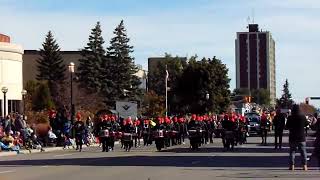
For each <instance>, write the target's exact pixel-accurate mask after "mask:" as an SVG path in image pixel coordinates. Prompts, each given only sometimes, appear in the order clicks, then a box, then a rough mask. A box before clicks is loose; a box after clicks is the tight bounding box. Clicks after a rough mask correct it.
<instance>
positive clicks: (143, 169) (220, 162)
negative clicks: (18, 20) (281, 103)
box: [0, 137, 320, 180]
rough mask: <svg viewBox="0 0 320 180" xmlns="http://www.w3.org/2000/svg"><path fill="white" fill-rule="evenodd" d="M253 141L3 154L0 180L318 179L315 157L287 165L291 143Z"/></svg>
mask: <svg viewBox="0 0 320 180" xmlns="http://www.w3.org/2000/svg"><path fill="white" fill-rule="evenodd" d="M308 139H309V140H312V138H308ZM248 141H249V143H248V144H246V145H243V146H238V147H237V148H236V150H235V151H234V152H223V149H222V148H221V146H222V144H221V139H215V143H214V144H210V145H205V146H203V147H201V150H200V151H197V152H194V151H191V150H190V149H189V145H182V146H175V147H171V148H168V149H167V150H164V151H163V152H156V151H155V147H154V146H151V147H142V148H137V149H133V150H132V151H131V152H129V153H128V152H124V150H122V149H120V147H119V146H117V147H116V149H115V151H114V152H108V153H107V152H101V150H100V148H99V147H90V148H86V149H85V150H84V151H83V152H81V153H79V152H76V151H74V150H65V151H56V152H45V153H37V154H26V155H18V156H11V157H1V159H0V180H8V179H9V180H11V179H14V180H18V179H22V180H38V179H39V180H40V179H41V180H62V179H66V180H80V179H81V180H82V179H88V180H91V179H99V178H101V179H112V180H118V179H119V180H126V179H128V180H166V179H170V180H175V179H177V180H187V179H192V180H198V179H199V180H200V179H201V180H206V179H210V180H211V179H319V177H320V171H318V170H317V169H318V168H316V167H314V166H315V164H316V161H315V160H313V159H312V160H311V166H313V167H311V168H310V170H309V171H308V172H304V171H302V170H299V169H298V170H296V171H295V172H291V171H288V170H287V169H288V148H287V147H286V146H287V143H285V147H284V149H283V150H281V151H279V150H278V151H276V150H273V147H272V144H271V142H272V141H273V138H269V142H270V145H269V146H260V145H259V144H258V143H259V142H260V138H257V137H250V138H249V139H248ZM284 142H287V138H285V140H284ZM309 145H310V144H309ZM309 152H311V149H309ZM298 160H299V158H298V159H297V162H299V161H298ZM297 165H299V163H297ZM300 169H301V168H300Z"/></svg>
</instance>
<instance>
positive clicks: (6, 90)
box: [1, 87, 8, 117]
mask: <svg viewBox="0 0 320 180" xmlns="http://www.w3.org/2000/svg"><path fill="white" fill-rule="evenodd" d="M1 91H2V93H3V117H6V116H7V102H6V101H7V95H6V94H7V92H8V88H7V87H2V89H1Z"/></svg>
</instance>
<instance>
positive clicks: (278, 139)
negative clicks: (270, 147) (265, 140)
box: [274, 130, 283, 149]
mask: <svg viewBox="0 0 320 180" xmlns="http://www.w3.org/2000/svg"><path fill="white" fill-rule="evenodd" d="M282 135H283V130H278V131H274V146H275V148H276V149H277V148H278V147H279V148H280V149H281V148H282Z"/></svg>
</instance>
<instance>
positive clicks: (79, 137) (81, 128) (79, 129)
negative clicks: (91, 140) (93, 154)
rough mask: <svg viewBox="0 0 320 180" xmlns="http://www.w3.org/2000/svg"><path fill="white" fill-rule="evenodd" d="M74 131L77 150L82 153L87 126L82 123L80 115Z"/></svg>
mask: <svg viewBox="0 0 320 180" xmlns="http://www.w3.org/2000/svg"><path fill="white" fill-rule="evenodd" d="M74 130H75V134H76V136H75V138H76V145H77V148H76V150H79V151H80V152H81V151H82V144H83V135H84V132H85V124H84V123H83V122H82V121H81V116H80V114H77V121H76V122H75V124H74Z"/></svg>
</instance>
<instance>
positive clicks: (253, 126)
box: [245, 113, 261, 134]
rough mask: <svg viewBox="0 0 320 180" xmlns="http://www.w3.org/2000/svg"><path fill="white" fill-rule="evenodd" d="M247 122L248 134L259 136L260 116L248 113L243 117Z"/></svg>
mask: <svg viewBox="0 0 320 180" xmlns="http://www.w3.org/2000/svg"><path fill="white" fill-rule="evenodd" d="M245 117H246V119H247V122H248V130H249V134H259V133H260V121H261V118H260V115H259V114H257V113H248V114H246V115H245Z"/></svg>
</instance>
